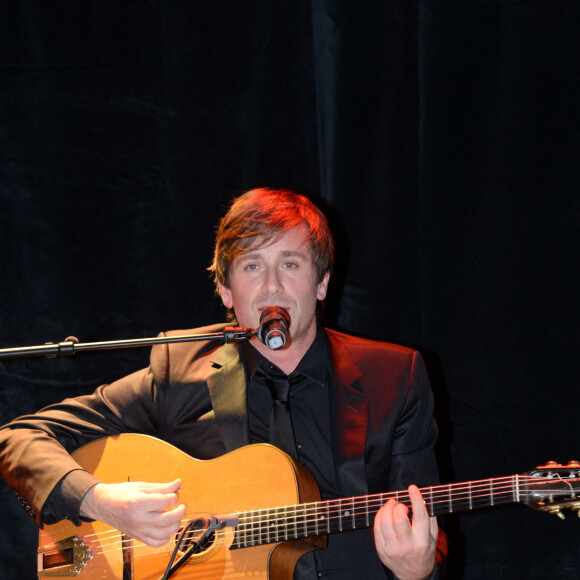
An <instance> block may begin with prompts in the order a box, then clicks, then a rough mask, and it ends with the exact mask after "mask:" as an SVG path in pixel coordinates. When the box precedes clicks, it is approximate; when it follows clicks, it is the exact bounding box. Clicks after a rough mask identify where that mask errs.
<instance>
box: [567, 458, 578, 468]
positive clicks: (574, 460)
mask: <svg viewBox="0 0 580 580" xmlns="http://www.w3.org/2000/svg"><path fill="white" fill-rule="evenodd" d="M566 467H580V461H578V460H577V459H573V460H572V461H568V465H567V466H566Z"/></svg>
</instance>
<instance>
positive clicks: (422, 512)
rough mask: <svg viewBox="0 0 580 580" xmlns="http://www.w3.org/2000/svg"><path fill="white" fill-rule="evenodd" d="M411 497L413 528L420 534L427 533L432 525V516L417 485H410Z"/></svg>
mask: <svg viewBox="0 0 580 580" xmlns="http://www.w3.org/2000/svg"><path fill="white" fill-rule="evenodd" d="M409 498H410V499H411V508H412V509H413V528H414V529H415V531H416V532H418V533H419V534H420V535H421V534H426V533H427V531H428V530H429V529H430V525H431V522H430V517H429V514H428V513H427V506H426V505H425V502H424V501H423V496H422V495H421V492H420V491H419V488H418V487H417V486H416V485H410V486H409Z"/></svg>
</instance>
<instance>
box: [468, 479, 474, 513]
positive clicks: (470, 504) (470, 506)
mask: <svg viewBox="0 0 580 580" xmlns="http://www.w3.org/2000/svg"><path fill="white" fill-rule="evenodd" d="M467 488H468V490H469V509H470V510H472V509H473V494H472V491H471V481H470V482H468V485H467Z"/></svg>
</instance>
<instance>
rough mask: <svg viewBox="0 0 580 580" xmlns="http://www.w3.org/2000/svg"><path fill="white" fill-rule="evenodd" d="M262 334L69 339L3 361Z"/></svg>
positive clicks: (3, 354)
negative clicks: (80, 340) (106, 339)
mask: <svg viewBox="0 0 580 580" xmlns="http://www.w3.org/2000/svg"><path fill="white" fill-rule="evenodd" d="M258 330H259V329H257V330H251V329H249V328H242V327H234V326H226V328H224V330H223V331H222V332H211V333H209V334H186V335H182V336H157V337H155V338H133V339H129V340H111V341H106V342H85V343H80V342H79V340H78V338H76V337H74V336H69V337H67V338H66V339H65V340H64V341H63V342H59V343H57V344H55V343H52V342H47V343H46V344H42V345H37V346H24V347H19V348H2V349H0V359H3V358H24V357H36V356H45V357H47V358H56V357H57V356H70V355H73V354H76V353H77V352H84V351H88V350H112V349H116V348H134V347H138V346H150V345H155V344H167V343H170V342H192V341H196V340H222V341H223V342H224V343H229V342H241V341H244V340H249V339H250V338H252V336H256V335H257V333H258Z"/></svg>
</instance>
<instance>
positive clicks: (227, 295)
mask: <svg viewBox="0 0 580 580" xmlns="http://www.w3.org/2000/svg"><path fill="white" fill-rule="evenodd" d="M218 289H219V291H220V296H221V297H222V302H223V303H224V306H225V307H226V308H233V306H234V301H233V300H232V292H231V290H230V289H229V288H227V287H226V286H224V285H223V284H222V283H221V282H218Z"/></svg>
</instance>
